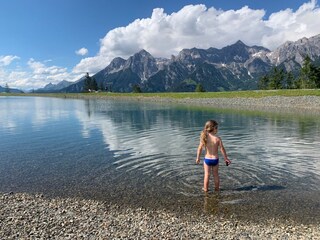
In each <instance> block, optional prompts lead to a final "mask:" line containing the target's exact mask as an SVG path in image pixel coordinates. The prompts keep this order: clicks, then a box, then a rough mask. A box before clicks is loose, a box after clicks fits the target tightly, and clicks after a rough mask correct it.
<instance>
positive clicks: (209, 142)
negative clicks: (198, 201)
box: [196, 120, 231, 192]
mask: <svg viewBox="0 0 320 240" xmlns="http://www.w3.org/2000/svg"><path fill="white" fill-rule="evenodd" d="M217 132H218V123H217V122H216V121H215V120H209V121H207V122H206V124H205V126H204V128H203V130H202V132H201V135H200V144H199V147H198V150H197V159H196V163H197V164H199V163H200V155H201V152H202V149H203V148H205V150H206V155H205V158H204V162H203V168H204V180H203V191H205V192H208V187H209V177H210V170H212V173H213V176H214V186H215V188H214V189H215V191H219V189H220V180H219V173H218V169H219V156H218V149H219V148H220V151H221V153H222V155H223V158H224V161H225V162H226V165H227V166H228V165H229V164H231V161H230V160H229V159H228V156H227V153H226V150H225V149H224V147H223V144H222V140H221V138H220V137H218V136H216V134H217Z"/></svg>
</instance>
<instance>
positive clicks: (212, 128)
mask: <svg viewBox="0 0 320 240" xmlns="http://www.w3.org/2000/svg"><path fill="white" fill-rule="evenodd" d="M217 131H218V122H217V121H215V120H209V121H207V122H206V124H205V125H204V128H203V130H202V132H201V135H200V142H201V143H202V144H203V145H207V138H208V133H212V132H213V134H216V133H217Z"/></svg>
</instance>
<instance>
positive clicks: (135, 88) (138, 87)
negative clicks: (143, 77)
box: [132, 84, 142, 93]
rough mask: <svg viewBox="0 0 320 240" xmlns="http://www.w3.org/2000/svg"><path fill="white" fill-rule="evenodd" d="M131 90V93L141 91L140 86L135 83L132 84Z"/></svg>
mask: <svg viewBox="0 0 320 240" xmlns="http://www.w3.org/2000/svg"><path fill="white" fill-rule="evenodd" d="M132 92H133V93H141V92H142V91H141V88H140V86H139V85H137V84H135V85H133V88H132Z"/></svg>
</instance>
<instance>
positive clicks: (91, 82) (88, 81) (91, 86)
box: [83, 73, 98, 92]
mask: <svg viewBox="0 0 320 240" xmlns="http://www.w3.org/2000/svg"><path fill="white" fill-rule="evenodd" d="M97 90H98V84H97V82H96V80H95V79H94V78H93V77H90V76H89V73H87V74H86V76H85V80H84V86H83V91H84V92H90V91H97Z"/></svg>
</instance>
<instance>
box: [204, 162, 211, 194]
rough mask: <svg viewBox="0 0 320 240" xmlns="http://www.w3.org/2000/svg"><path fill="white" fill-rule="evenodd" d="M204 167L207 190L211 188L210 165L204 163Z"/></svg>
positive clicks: (205, 187)
mask: <svg viewBox="0 0 320 240" xmlns="http://www.w3.org/2000/svg"><path fill="white" fill-rule="evenodd" d="M203 169H204V179H203V191H205V192H207V191H208V189H209V177H210V166H208V165H207V164H205V163H203Z"/></svg>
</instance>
